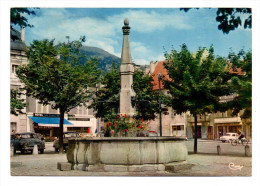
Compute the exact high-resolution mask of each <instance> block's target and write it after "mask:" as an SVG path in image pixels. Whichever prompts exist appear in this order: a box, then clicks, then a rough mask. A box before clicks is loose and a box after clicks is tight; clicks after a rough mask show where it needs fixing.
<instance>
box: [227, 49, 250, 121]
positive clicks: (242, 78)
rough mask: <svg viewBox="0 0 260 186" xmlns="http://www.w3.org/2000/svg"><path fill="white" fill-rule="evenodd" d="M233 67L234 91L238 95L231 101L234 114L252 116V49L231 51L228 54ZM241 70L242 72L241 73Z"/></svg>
mask: <svg viewBox="0 0 260 186" xmlns="http://www.w3.org/2000/svg"><path fill="white" fill-rule="evenodd" d="M228 59H229V61H230V63H231V69H232V72H233V74H234V76H233V77H232V85H233V91H234V92H235V93H236V95H237V96H236V97H235V98H234V99H233V100H232V102H231V109H232V110H233V114H234V115H237V114H238V113H239V112H240V111H243V113H242V115H241V116H240V117H241V118H243V119H251V118H252V51H248V52H245V51H244V50H241V51H240V52H239V53H238V54H235V53H234V52H231V53H230V54H229V56H228ZM239 71H240V73H239Z"/></svg>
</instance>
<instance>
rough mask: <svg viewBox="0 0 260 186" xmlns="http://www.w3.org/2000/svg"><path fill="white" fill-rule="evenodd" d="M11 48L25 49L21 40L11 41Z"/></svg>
mask: <svg viewBox="0 0 260 186" xmlns="http://www.w3.org/2000/svg"><path fill="white" fill-rule="evenodd" d="M11 50H20V51H25V50H26V44H25V43H24V42H22V41H17V40H16V41H11Z"/></svg>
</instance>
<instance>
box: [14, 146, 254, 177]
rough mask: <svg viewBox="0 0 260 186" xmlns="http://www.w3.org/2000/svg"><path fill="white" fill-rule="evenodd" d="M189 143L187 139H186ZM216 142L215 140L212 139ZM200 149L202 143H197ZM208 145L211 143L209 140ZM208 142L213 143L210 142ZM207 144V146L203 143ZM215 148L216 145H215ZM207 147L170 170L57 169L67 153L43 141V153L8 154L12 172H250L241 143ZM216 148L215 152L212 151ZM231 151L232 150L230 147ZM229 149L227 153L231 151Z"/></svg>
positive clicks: (109, 173)
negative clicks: (181, 167)
mask: <svg viewBox="0 0 260 186" xmlns="http://www.w3.org/2000/svg"><path fill="white" fill-rule="evenodd" d="M187 143H189V142H187ZM214 144H215V142H214ZM199 145H200V147H199V149H200V148H201V147H202V146H203V145H202V144H201V143H200V144H199ZM208 145H210V143H209V144H208ZM220 145H221V147H222V146H223V148H222V149H223V150H222V151H225V149H228V150H230V148H231V144H220ZM211 146H215V145H212V144H211ZM206 147H207V146H206ZM187 148H188V150H189V151H190V152H191V151H192V146H189V144H188V145H187ZM214 148H215V149H216V146H215V147H214ZM214 148H213V147H212V150H209V151H208V152H209V154H206V152H204V150H203V151H202V150H200V151H201V152H200V151H198V152H199V153H198V154H189V155H188V159H187V163H188V164H193V166H192V168H190V169H186V170H180V171H178V172H176V173H172V172H164V171H163V172H131V173H128V172H87V171H80V170H72V171H60V170H58V169H57V163H58V162H67V158H66V154H57V153H54V151H53V149H52V147H51V144H47V145H46V153H45V154H38V155H31V154H24V155H20V154H17V155H15V156H13V157H11V175H12V176H251V175H252V158H251V157H244V153H243V147H242V146H241V147H238V148H239V149H238V148H237V149H236V150H237V151H238V152H236V153H235V152H233V153H231V155H227V153H228V152H229V151H227V152H225V153H224V154H223V155H217V154H216V150H214ZM214 151H215V153H214ZM230 152H232V150H231V151H230ZM230 152H229V153H230ZM230 163H233V164H234V165H235V166H243V167H242V168H241V170H232V169H230V168H229V165H230Z"/></svg>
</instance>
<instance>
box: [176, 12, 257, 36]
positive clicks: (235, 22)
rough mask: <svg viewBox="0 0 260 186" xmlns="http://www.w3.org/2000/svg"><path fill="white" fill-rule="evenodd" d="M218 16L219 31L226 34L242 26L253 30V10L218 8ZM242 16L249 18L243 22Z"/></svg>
mask: <svg viewBox="0 0 260 186" xmlns="http://www.w3.org/2000/svg"><path fill="white" fill-rule="evenodd" d="M197 9H198V8H197ZM181 10H184V11H185V12H187V11H189V10H190V8H181ZM216 14H217V16H216V21H217V22H219V25H218V29H219V30H222V32H223V33H224V34H228V33H229V32H230V31H231V30H235V29H236V28H238V26H241V25H243V27H244V28H245V29H246V28H250V29H251V28H252V9H251V8H218V10H217V12H216ZM241 15H247V18H246V19H245V20H241Z"/></svg>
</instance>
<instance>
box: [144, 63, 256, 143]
mask: <svg viewBox="0 0 260 186" xmlns="http://www.w3.org/2000/svg"><path fill="white" fill-rule="evenodd" d="M164 62H165V61H156V62H151V63H150V69H149V70H147V69H146V72H147V73H149V74H151V75H153V84H154V87H153V88H154V90H158V89H159V82H158V77H157V74H158V73H161V74H162V75H163V76H164V77H165V78H166V79H169V76H168V73H167V70H166V69H165V68H164V65H163V63H164ZM238 73H239V74H241V72H240V70H239V69H238ZM161 87H162V92H163V93H164V94H167V90H166V89H165V88H164V87H163V84H161ZM234 96H235V95H230V96H223V97H221V98H220V99H221V101H230V100H232V99H233V98H234ZM167 109H168V111H167V112H166V115H165V114H162V135H163V136H187V137H188V138H190V139H191V138H193V137H194V117H193V116H192V115H190V113H189V112H187V113H183V114H181V115H176V114H174V110H172V108H167ZM231 113H232V111H231V110H228V111H226V112H223V113H221V112H217V113H211V114H206V115H199V116H198V133H197V136H198V138H201V139H212V140H213V139H216V140H217V139H219V138H220V137H221V136H223V135H225V134H226V133H228V132H236V133H237V132H238V131H239V130H242V131H243V132H244V133H245V137H246V138H249V139H250V138H252V126H251V125H248V124H243V122H242V120H241V118H240V116H239V114H238V116H232V115H231ZM150 125H151V126H150V127H151V128H150V129H151V130H155V131H157V132H158V133H159V132H160V130H159V118H158V117H157V118H156V119H155V120H153V121H151V124H150Z"/></svg>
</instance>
